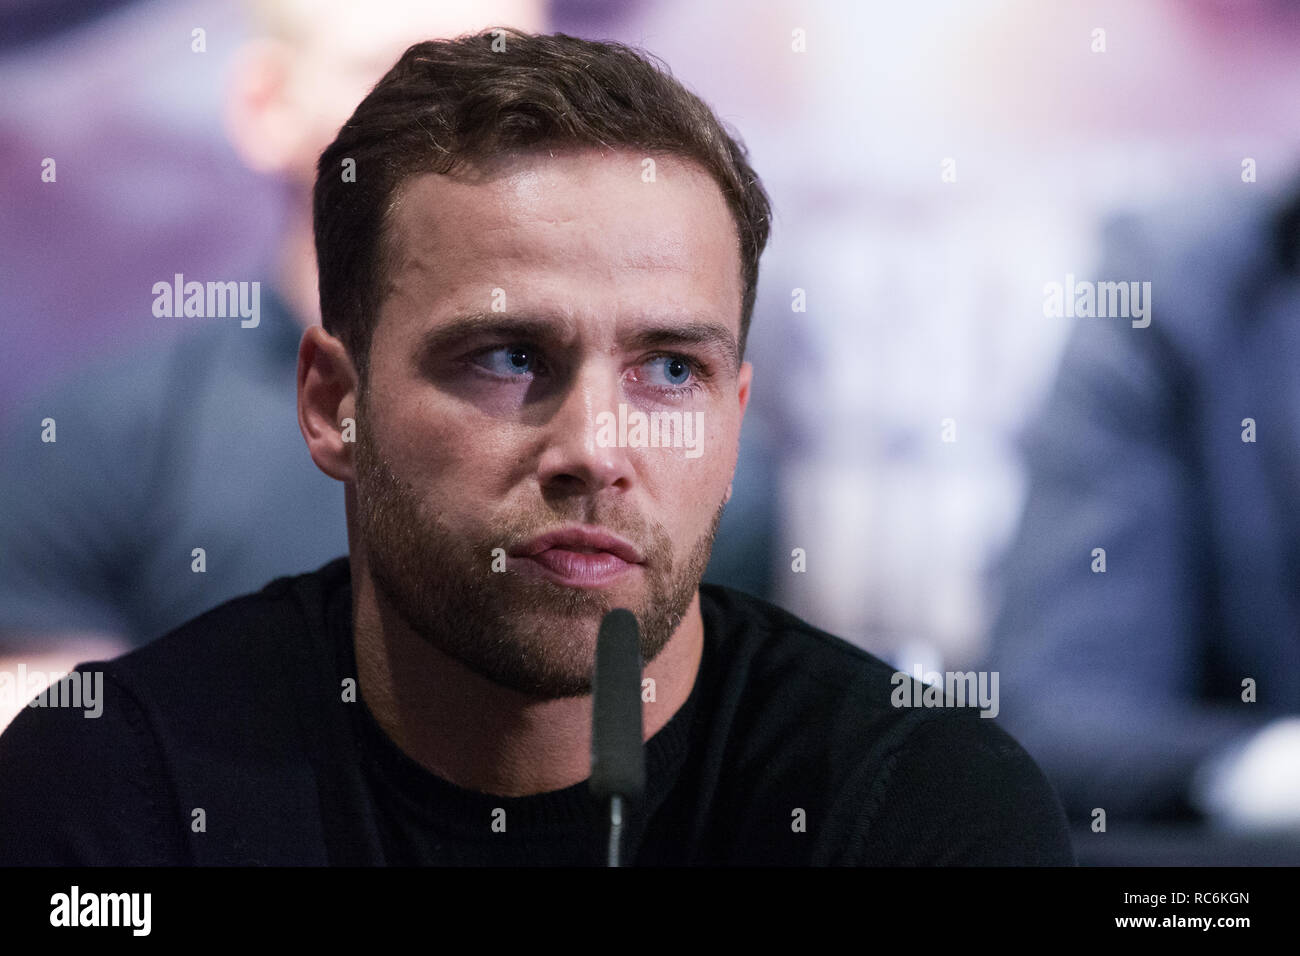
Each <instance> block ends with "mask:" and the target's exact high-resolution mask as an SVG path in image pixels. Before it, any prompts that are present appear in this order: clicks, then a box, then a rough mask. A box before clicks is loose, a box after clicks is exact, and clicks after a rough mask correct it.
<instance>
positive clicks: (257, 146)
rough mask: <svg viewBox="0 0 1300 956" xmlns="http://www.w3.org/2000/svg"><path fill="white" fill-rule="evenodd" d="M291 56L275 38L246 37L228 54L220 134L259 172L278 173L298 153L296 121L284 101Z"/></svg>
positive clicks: (287, 100) (293, 113)
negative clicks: (230, 58) (231, 57)
mask: <svg viewBox="0 0 1300 956" xmlns="http://www.w3.org/2000/svg"><path fill="white" fill-rule="evenodd" d="M291 69H292V58H291V55H290V51H289V48H288V47H287V46H286V45H285V44H284V43H282V42H280V41H278V40H272V39H268V38H261V39H257V40H250V41H249V42H248V43H246V44H245V45H244V46H243V47H241V48H240V50H239V51H238V52H237V53H236V54H235V56H234V62H233V63H231V66H230V72H229V74H228V79H227V86H226V100H225V106H224V110H223V114H224V115H223V119H224V121H225V126H226V135H227V136H228V137H229V138H230V142H231V145H232V146H234V148H235V152H237V153H238V154H239V157H240V159H242V160H243V161H244V164H245V165H246V166H248V168H249V169H252V170H254V171H255V172H259V173H268V174H275V173H281V172H283V171H284V170H286V169H287V168H289V166H290V165H291V164H292V163H293V162H294V160H295V159H296V158H297V155H298V152H299V143H298V140H299V138H300V136H301V123H300V122H299V121H298V119H297V117H296V115H295V114H296V113H297V112H298V111H296V110H294V109H292V107H291V104H290V103H289V85H290V82H291V80H292V76H291Z"/></svg>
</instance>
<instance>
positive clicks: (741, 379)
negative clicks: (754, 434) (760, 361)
mask: <svg viewBox="0 0 1300 956" xmlns="http://www.w3.org/2000/svg"><path fill="white" fill-rule="evenodd" d="M753 380H754V366H753V365H751V364H750V363H749V362H741V363H740V371H739V372H738V373H737V374H736V398H737V399H739V401H740V420H741V421H742V422H743V421H744V420H745V409H746V408H748V407H749V385H750V383H751V382H752V381H753Z"/></svg>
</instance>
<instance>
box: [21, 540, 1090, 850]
mask: <svg viewBox="0 0 1300 956" xmlns="http://www.w3.org/2000/svg"><path fill="white" fill-rule="evenodd" d="M350 584H351V582H350V578H349V572H348V564H347V561H346V560H345V559H339V560H337V561H334V562H331V563H330V564H327V565H326V566H325V567H323V568H322V569H320V570H319V571H317V572H315V573H313V574H307V575H301V576H299V577H295V578H281V579H279V580H277V581H274V582H272V583H271V584H269V585H268V586H267V587H266V588H265V589H263V590H262V591H261V592H259V593H257V594H252V595H248V596H245V597H242V598H238V599H236V600H234V601H231V602H229V603H227V604H223V605H222V606H220V607H218V608H216V609H214V610H212V611H210V612H208V613H207V614H204V615H203V616H201V617H199V618H196V619H194V620H193V621H191V622H189V623H188V624H186V625H184V626H182V627H181V628H179V629H177V630H176V631H173V632H172V633H171V634H169V635H167V636H166V637H163V638H161V639H159V640H157V641H155V642H154V643H152V644H150V645H147V646H146V647H144V648H141V649H140V650H137V651H134V652H132V653H130V654H127V655H126V656H124V657H121V658H119V659H117V660H115V661H112V662H109V663H92V664H83V665H81V666H80V667H79V668H78V670H83V671H86V670H88V671H103V673H104V684H103V698H104V700H103V713H102V715H101V716H99V717H97V718H89V717H85V716H83V712H82V711H81V710H76V709H69V708H25V709H24V710H23V711H22V713H20V714H19V716H18V717H17V718H16V719H15V720H14V722H13V723H12V724H11V725H10V727H9V729H8V730H7V731H6V732H5V733H4V735H3V736H0V865H16V864H45V865H50V864H91V865H94V864H155V865H175V864H180V865H185V864H201V865H204V864H207V865H210V864H218V865H286V864H287V865H294V864H303V865H326V864H362V865H365V864H452V865H454V864H505V865H555V864H577V865H583V864H598V863H600V862H601V861H602V853H603V842H602V834H601V828H600V826H599V824H598V816H597V813H596V808H595V805H594V802H593V801H592V799H591V797H590V796H589V795H588V791H587V784H586V783H585V782H583V783H580V784H575V785H574V786H572V787H567V788H565V789H562V790H556V791H552V792H549V793H543V794H537V795H534V796H527V797H499V796H493V795H490V794H483V793H476V792H473V791H469V790H465V789H462V788H460V787H457V786H455V785H453V784H450V783H448V782H446V781H444V780H441V779H439V778H438V777H436V776H434V775H433V774H431V773H429V772H428V771H427V770H425V769H424V768H423V767H422V766H420V765H419V764H417V763H416V762H415V761H413V760H412V759H411V758H409V757H408V756H407V755H406V754H405V753H403V752H402V751H401V750H400V749H399V748H398V747H397V746H396V745H395V744H394V743H393V742H392V741H391V740H390V739H389V738H388V737H387V736H386V735H385V734H384V732H383V731H382V730H381V729H380V728H379V727H378V725H377V724H376V723H375V721H374V719H373V718H372V717H371V715H370V714H369V712H368V710H367V709H366V706H365V703H364V701H363V700H360V699H359V694H358V699H357V700H356V701H355V702H350V701H347V700H345V697H346V696H347V695H346V694H345V691H344V688H345V681H346V679H347V678H355V676H356V669H355V660H354V656H353V646H352V640H351V587H350ZM700 596H701V600H700V606H701V610H702V613H703V616H704V634H705V648H704V655H703V660H702V663H701V667H700V672H699V676H698V677H697V679H696V683H695V686H694V688H693V689H692V692H691V694H690V697H689V698H688V700H687V702H686V703H685V704H684V705H683V706H682V707H681V708H680V709H679V710H678V712H677V713H676V714H675V715H674V716H673V717H672V718H671V719H670V720H669V721H668V723H667V724H666V725H665V726H664V727H663V728H662V729H661V730H660V731H659V732H658V733H656V734H655V735H654V736H653V737H652V738H651V739H650V740H649V741H647V745H646V761H647V771H648V787H647V793H646V798H645V800H644V802H643V804H642V806H641V808H640V809H639V811H638V812H636V813H634V814H633V815H632V818H631V820H630V822H629V825H628V828H627V830H626V835H625V844H624V845H625V848H626V849H625V851H624V852H625V859H627V860H631V861H634V862H635V863H637V864H787V865H826V864H832V865H834V864H839V865H890V864H904V865H908V864H920V865H928V864H1010V865H1021V864H1046V865H1069V864H1072V863H1073V862H1074V858H1073V854H1072V851H1071V849H1070V844H1069V838H1068V833H1067V829H1066V822H1065V818H1064V815H1063V814H1062V811H1061V808H1060V804H1059V803H1058V801H1057V799H1056V796H1055V795H1054V793H1053V792H1052V790H1051V788H1050V787H1049V785H1048V784H1047V783H1046V781H1045V780H1044V778H1043V776H1042V774H1041V773H1040V772H1039V770H1038V768H1037V767H1036V766H1035V765H1034V763H1033V761H1032V760H1030V758H1029V757H1028V755H1026V754H1025V752H1024V751H1023V750H1022V749H1021V748H1020V747H1019V746H1018V745H1017V744H1016V743H1015V741H1014V740H1012V739H1011V738H1010V737H1009V736H1008V735H1007V734H1006V733H1004V732H1003V731H1002V730H1001V729H999V728H998V727H997V726H995V724H994V722H993V721H992V720H990V719H987V718H982V717H980V716H979V714H978V712H976V711H973V710H967V709H961V708H906V707H904V708H900V707H895V706H893V705H892V704H891V701H890V697H891V693H892V692H893V690H894V687H893V685H892V684H891V677H892V676H893V674H894V671H893V669H892V668H891V667H889V666H888V665H887V664H885V663H884V662H882V661H880V660H879V659H877V658H876V657H873V656H872V655H870V654H868V653H866V652H865V651H862V650H860V649H858V648H856V647H854V646H852V645H851V644H849V643H847V642H846V641H843V640H840V639H839V638H836V637H833V636H831V635H829V634H825V633H823V632H821V631H818V630H817V629H815V628H813V627H811V626H810V625H808V624H806V623H804V622H803V621H801V620H799V619H798V618H796V617H793V616H792V615H790V614H788V613H786V612H785V611H782V610H781V609H780V608H777V607H774V606H772V605H770V604H767V603H764V602H762V601H759V600H757V599H755V598H753V597H750V596H748V595H744V594H741V593H739V592H736V591H731V590H728V589H725V588H719V587H714V586H710V585H704V586H702V587H701V592H700ZM909 699H910V698H909ZM466 719H473V717H472V715H467V718H466Z"/></svg>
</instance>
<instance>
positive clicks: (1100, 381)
mask: <svg viewBox="0 0 1300 956" xmlns="http://www.w3.org/2000/svg"><path fill="white" fill-rule="evenodd" d="M1128 235H1130V236H1131V237H1132V238H1131V239H1126V238H1125V237H1126V234H1125V233H1124V232H1123V231H1120V230H1116V231H1114V235H1113V237H1112V245H1111V252H1110V256H1109V259H1110V261H1111V262H1112V263H1114V264H1115V266H1114V269H1113V270H1111V271H1109V272H1106V273H1105V274H1108V275H1109V274H1114V275H1116V276H1123V277H1128V276H1132V275H1135V274H1136V275H1141V274H1143V269H1142V266H1141V265H1140V263H1149V262H1153V261H1158V260H1156V259H1155V258H1154V256H1155V253H1154V251H1153V250H1152V249H1150V248H1148V247H1147V246H1146V245H1144V244H1143V242H1142V240H1141V235H1140V233H1137V232H1136V231H1130V232H1129V233H1128ZM1147 274H1151V273H1147ZM1176 284H1177V283H1173V282H1171V283H1169V285H1176ZM1155 286H1156V287H1159V288H1166V286H1163V285H1160V284H1158V283H1157V284H1155ZM1166 301H1167V302H1168V301H1172V300H1171V299H1169V298H1168V297H1167V298H1166ZM1173 311H1177V307H1176V306H1175V307H1174V309H1173ZM1174 321H1175V319H1174V318H1173V317H1172V315H1171V313H1170V312H1169V311H1166V312H1163V313H1161V314H1160V315H1157V316H1156V317H1155V320H1154V321H1153V322H1152V323H1151V324H1150V326H1149V327H1146V328H1132V327H1131V326H1130V323H1129V322H1128V321H1126V320H1123V319H1119V320H1116V319H1080V320H1078V322H1077V324H1076V326H1075V329H1074V332H1073V334H1072V337H1071V341H1070V344H1069V346H1068V348H1067V350H1066V353H1065V357H1064V359H1063V362H1062V366H1061V368H1060V371H1059V374H1058V378H1057V381H1056V384H1055V386H1054V390H1053V393H1052V395H1051V397H1050V400H1049V402H1048V405H1047V407H1046V408H1045V410H1044V412H1043V414H1042V415H1041V416H1040V417H1039V419H1038V421H1037V422H1036V423H1035V425H1034V426H1033V427H1032V428H1031V429H1030V431H1029V432H1028V433H1027V435H1026V439H1025V450H1026V459H1027V460H1026V464H1027V468H1028V474H1029V488H1028V496H1027V502H1026V506H1025V510H1024V513H1023V515H1022V518H1021V523H1020V528H1019V531H1018V534H1017V537H1016V539H1015V541H1014V542H1013V544H1012V546H1011V547H1010V549H1009V551H1008V553H1007V556H1006V558H1005V559H1004V562H1003V565H1002V568H1001V569H1000V577H1001V585H1002V589H1003V595H1002V607H1001V610H1000V614H999V617H998V619H997V621H996V623H995V624H994V627H993V632H992V655H993V661H992V666H994V667H995V668H997V669H998V670H999V671H1000V673H1001V675H1002V686H1003V708H1002V719H1003V720H1004V721H1005V723H1006V726H1007V727H1008V728H1009V729H1010V730H1011V731H1012V732H1013V733H1015V734H1016V736H1017V737H1018V738H1019V739H1020V740H1021V741H1022V742H1023V743H1024V744H1025V746H1026V747H1027V748H1028V750H1029V752H1030V753H1032V754H1034V755H1035V757H1036V758H1037V759H1038V760H1040V761H1041V762H1042V765H1043V768H1044V770H1045V771H1046V773H1047V775H1048V777H1049V778H1050V779H1051V780H1052V781H1053V783H1054V784H1055V785H1056V786H1057V788H1058V789H1059V791H1060V793H1061V795H1062V798H1063V801H1064V804H1065V808H1066V810H1067V811H1068V812H1069V814H1070V816H1071V819H1073V820H1075V822H1076V823H1084V822H1086V820H1087V818H1088V816H1089V815H1090V814H1091V813H1092V811H1093V809H1094V808H1102V809H1105V810H1106V811H1107V813H1108V815H1109V816H1118V817H1128V818H1162V817H1163V818H1188V817H1193V816H1195V811H1194V809H1193V808H1192V807H1191V805H1190V796H1189V793H1190V787H1191V782H1192V779H1193V776H1194V774H1195V771H1196V769H1197V767H1198V766H1199V765H1200V764H1201V763H1202V762H1203V761H1205V760H1207V759H1208V758H1209V757H1210V756H1211V755H1212V754H1214V753H1216V752H1218V751H1221V750H1222V749H1224V748H1226V747H1229V746H1230V745H1231V744H1232V742H1233V741H1234V740H1236V739H1238V738H1241V737H1243V736H1244V735H1246V734H1248V733H1249V732H1250V730H1251V729H1252V728H1253V727H1255V726H1258V721H1257V720H1256V719H1255V718H1254V717H1253V716H1252V715H1250V714H1247V713H1244V712H1242V710H1241V709H1240V708H1237V709H1231V708H1229V707H1227V706H1223V705H1215V704H1213V703H1210V702H1207V701H1205V700H1202V699H1200V697H1201V686H1202V683H1203V679H1204V677H1205V674H1204V673H1203V668H1204V666H1205V662H1206V660H1207V658H1208V657H1209V656H1210V653H1209V651H1208V649H1207V647H1206V646H1205V643H1204V642H1205V641H1206V640H1207V639H1208V637H1209V633H1208V632H1209V631H1210V630H1211V629H1212V628H1211V627H1210V625H1209V624H1208V622H1207V619H1206V617H1205V614H1206V609H1205V605H1204V600H1205V596H1206V595H1207V594H1208V593H1209V591H1210V590H1211V588H1212V584H1211V582H1212V574H1213V570H1212V568H1211V567H1210V565H1209V564H1208V562H1211V561H1212V560H1213V555H1212V549H1211V546H1210V543H1209V542H1211V541H1212V539H1213V534H1212V531H1211V529H1210V527H1209V524H1208V521H1209V518H1210V516H1209V514H1208V512H1209V510H1210V507H1209V505H1208V504H1207V503H1206V501H1205V496H1206V492H1205V487H1204V484H1203V481H1204V479H1203V475H1202V474H1201V473H1200V470H1199V468H1198V465H1197V448H1198V445H1197V436H1196V434H1195V433H1194V430H1193V421H1194V416H1195V406H1194V405H1193V402H1194V401H1195V398H1194V396H1195V390H1196V389H1197V388H1198V387H1200V386H1201V384H1202V383H1201V381H1200V376H1199V374H1198V372H1197V365H1196V362H1195V361H1194V360H1193V359H1192V358H1191V357H1189V355H1188V354H1187V350H1186V349H1185V348H1183V347H1182V346H1181V345H1180V341H1179V339H1178V338H1177V334H1176V331H1175V326H1174V325H1173V323H1174ZM1095 549H1104V551H1105V555H1104V560H1105V561H1106V568H1105V573H1097V572H1094V569H1093V565H1094V563H1095V562H1096V561H1097V560H1099V557H1100V556H1099V553H1098V552H1097V551H1096V550H1095Z"/></svg>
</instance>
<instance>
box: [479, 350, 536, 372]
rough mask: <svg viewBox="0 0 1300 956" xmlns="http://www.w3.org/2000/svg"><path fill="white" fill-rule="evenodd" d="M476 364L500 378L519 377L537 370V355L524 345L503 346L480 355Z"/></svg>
mask: <svg viewBox="0 0 1300 956" xmlns="http://www.w3.org/2000/svg"><path fill="white" fill-rule="evenodd" d="M478 364H479V365H481V366H483V367H484V368H486V369H487V370H488V371H489V372H493V373H494V374H496V375H500V376H502V377H507V376H513V377H519V376H522V375H528V374H530V373H532V372H535V371H536V370H537V367H536V366H537V354H536V352H534V350H533V349H531V348H529V347H528V346H526V345H503V346H501V348H496V349H492V350H490V351H488V352H484V353H483V354H482V355H480V356H479V357H478Z"/></svg>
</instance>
